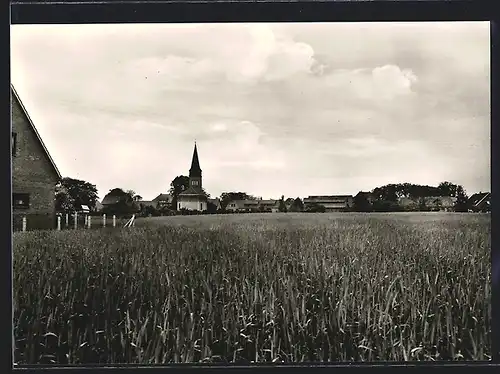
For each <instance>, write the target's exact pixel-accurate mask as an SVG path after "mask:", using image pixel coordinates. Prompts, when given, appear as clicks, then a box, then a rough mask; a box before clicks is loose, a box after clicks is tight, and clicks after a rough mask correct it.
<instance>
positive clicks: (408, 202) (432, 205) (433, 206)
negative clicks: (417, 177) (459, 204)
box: [398, 196, 457, 212]
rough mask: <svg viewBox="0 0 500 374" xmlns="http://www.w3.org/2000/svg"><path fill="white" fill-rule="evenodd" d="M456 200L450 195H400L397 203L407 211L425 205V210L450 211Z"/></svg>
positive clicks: (416, 209) (420, 208)
mask: <svg viewBox="0 0 500 374" xmlns="http://www.w3.org/2000/svg"><path fill="white" fill-rule="evenodd" d="M456 201H457V198H456V197H451V196H426V197H423V198H410V197H401V198H399V199H398V204H399V205H400V206H401V207H402V208H403V209H404V210H407V211H418V210H422V207H425V209H426V210H427V209H428V210H432V211H438V212H451V211H453V210H454V207H455V203H456Z"/></svg>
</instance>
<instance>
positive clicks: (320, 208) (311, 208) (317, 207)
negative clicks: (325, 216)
mask: <svg viewBox="0 0 500 374" xmlns="http://www.w3.org/2000/svg"><path fill="white" fill-rule="evenodd" d="M304 211H305V212H308V213H325V212H326V208H325V206H324V205H321V204H318V203H312V204H309V205H308V206H307V208H305V209H304Z"/></svg>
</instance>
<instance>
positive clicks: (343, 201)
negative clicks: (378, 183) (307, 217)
mask: <svg viewBox="0 0 500 374" xmlns="http://www.w3.org/2000/svg"><path fill="white" fill-rule="evenodd" d="M314 205H321V206H323V207H324V208H325V211H326V212H343V211H346V210H349V209H351V207H352V206H353V197H352V195H330V196H309V197H306V198H305V199H304V208H305V209H308V208H311V207H313V206H314Z"/></svg>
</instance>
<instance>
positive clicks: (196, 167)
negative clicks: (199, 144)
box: [189, 143, 201, 177]
mask: <svg viewBox="0 0 500 374" xmlns="http://www.w3.org/2000/svg"><path fill="white" fill-rule="evenodd" d="M189 176H191V177H201V168H200V160H199V159H198V149H197V148H196V143H194V151H193V159H192V160H191V168H190V169H189Z"/></svg>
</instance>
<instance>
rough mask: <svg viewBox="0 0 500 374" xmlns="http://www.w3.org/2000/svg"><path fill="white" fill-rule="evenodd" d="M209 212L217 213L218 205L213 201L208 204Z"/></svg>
mask: <svg viewBox="0 0 500 374" xmlns="http://www.w3.org/2000/svg"><path fill="white" fill-rule="evenodd" d="M207 212H208V213H211V214H214V213H217V205H215V204H214V203H212V202H211V201H209V202H207Z"/></svg>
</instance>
